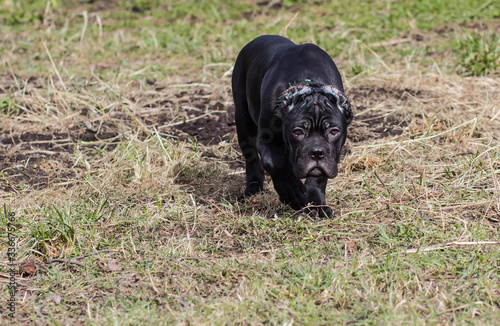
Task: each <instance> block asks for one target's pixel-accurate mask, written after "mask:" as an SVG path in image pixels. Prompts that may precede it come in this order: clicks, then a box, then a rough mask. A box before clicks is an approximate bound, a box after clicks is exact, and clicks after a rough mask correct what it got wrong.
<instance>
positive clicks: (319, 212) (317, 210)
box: [304, 205, 333, 218]
mask: <svg viewBox="0 0 500 326" xmlns="http://www.w3.org/2000/svg"><path fill="white" fill-rule="evenodd" d="M304 212H305V213H306V214H308V215H309V216H311V217H312V218H333V210H332V209H331V208H330V207H328V206H327V205H310V206H306V207H304Z"/></svg>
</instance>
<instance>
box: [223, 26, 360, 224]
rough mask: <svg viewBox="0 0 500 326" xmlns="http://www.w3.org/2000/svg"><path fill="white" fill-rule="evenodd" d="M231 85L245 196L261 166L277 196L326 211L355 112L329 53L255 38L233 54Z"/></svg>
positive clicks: (257, 182)
mask: <svg viewBox="0 0 500 326" xmlns="http://www.w3.org/2000/svg"><path fill="white" fill-rule="evenodd" d="M232 87H233V97H234V104H235V107H236V128H237V133H238V141H239V144H240V147H241V150H242V152H243V155H244V157H245V160H246V188H245V192H244V194H243V196H244V197H247V196H251V195H253V194H255V193H257V192H259V191H261V190H262V188H263V182H264V170H265V171H267V172H268V173H269V174H270V175H271V178H272V180H273V184H274V188H275V189H276V191H277V192H278V194H279V197H280V200H281V201H282V202H284V203H287V204H289V205H290V206H291V207H292V208H294V209H302V208H304V207H309V209H310V212H311V213H315V212H317V213H319V216H324V217H325V216H326V217H331V216H332V210H331V209H330V208H329V207H328V206H327V205H326V202H325V189H326V183H327V181H328V179H329V178H335V177H336V176H337V172H338V168H337V164H338V162H339V158H340V150H341V148H342V146H343V145H344V143H345V140H346V134H347V126H348V125H349V123H350V122H351V120H352V116H353V114H352V110H351V105H350V103H349V100H348V98H347V96H346V95H345V94H344V87H343V85H342V79H341V77H340V74H339V71H338V70H337V67H336V66H335V63H334V62H333V60H332V59H331V58H330V56H329V55H328V54H327V53H326V52H325V51H323V50H322V49H320V48H319V47H318V46H316V45H314V44H302V45H296V44H294V43H293V42H292V41H290V40H289V39H287V38H284V37H281V36H276V35H264V36H260V37H258V38H256V39H255V40H253V41H252V42H250V43H248V44H247V45H246V46H245V47H244V48H243V49H242V50H241V52H240V54H239V55H238V58H237V59H236V64H235V66H234V72H233V78H232ZM301 179H305V183H302V181H301Z"/></svg>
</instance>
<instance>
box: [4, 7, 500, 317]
mask: <svg viewBox="0 0 500 326" xmlns="http://www.w3.org/2000/svg"><path fill="white" fill-rule="evenodd" d="M255 8H260V6H258V7H255ZM259 10H260V9H259ZM266 10H267V11H269V10H272V3H270V4H268V6H267V7H265V9H263V11H264V13H261V15H260V16H258V18H257V23H256V24H260V23H262V24H264V23H265V24H268V25H269V26H271V25H272V23H273V22H275V23H276V20H278V23H276V24H278V25H277V27H276V29H278V30H280V31H281V30H282V29H283V27H284V26H288V25H287V24H288V23H290V20H291V17H293V15H292V13H286V14H282V15H280V16H279V19H277V18H273V14H272V13H271V14H269V13H268V12H267V11H266ZM254 14H255V13H254ZM267 15H269V16H270V17H268V16H267ZM101 16H102V17H100V18H102V19H103V21H104V23H109V22H110V20H106V18H105V15H104V14H102V15H101ZM71 17H72V18H71V20H72V21H73V20H74V21H79V19H81V20H82V22H83V23H85V22H86V23H85V24H86V26H87V28H88V29H87V31H86V32H84V30H83V26H85V24H82V25H78V26H79V28H75V29H74V30H73V29H72V27H73V23H68V24H69V30H71V31H73V33H74V34H73V35H74V37H75V38H76V39H77V40H78V42H74V43H75V44H70V45H68V44H69V43H68V44H66V45H65V46H70V47H74V48H75V49H77V50H79V52H77V53H87V54H88V53H89V52H91V49H97V51H98V52H99V51H101V52H106V51H104V48H103V43H106V42H107V41H108V39H107V37H108V38H109V39H110V40H111V41H110V42H116V43H112V44H115V45H116V47H117V48H120V47H122V46H123V48H126V46H125V45H124V44H128V41H126V40H130V39H135V37H137V36H136V35H133V34H128V33H127V32H126V31H127V30H126V29H123V30H122V31H121V32H120V30H118V31H114V32H113V33H112V35H108V36H106V33H104V36H99V35H100V34H99V24H98V23H97V22H98V19H97V18H96V17H97V16H95V15H94V16H93V15H91V14H90V13H88V14H87V16H82V17H80V18H78V17H79V16H77V15H76V14H75V15H74V16H71ZM85 17H86V18H85ZM53 18H54V19H56V13H54V17H53ZM271 18H272V19H271ZM86 19H87V20H88V21H86ZM108 19H114V18H108ZM192 19H194V18H192ZM205 19H207V18H205ZM273 19H274V20H273ZM297 19H299V22H297V24H301V23H300V17H299V18H297ZM242 21H243V20H241V22H240V23H241V24H243V23H242ZM198 23H199V22H195V25H196V24H198ZM219 23H220V22H219ZM281 23H282V24H283V26H280V25H279V24H281ZM43 24H49V25H50V22H44V23H43ZM92 24H94V25H92ZM44 26H45V28H46V29H47V30H48V29H50V26H49V27H47V26H46V25H44ZM92 26H93V27H92ZM217 26H219V25H217ZM292 27H293V24H291V25H290V26H288V33H292V31H293V29H292ZM148 28H151V30H150V31H149V32H147V31H146V32H145V33H146V34H147V35H150V36H151V42H153V41H154V37H153V36H155V35H158V39H157V42H156V43H160V44H161V42H162V40H161V39H160V38H159V34H160V33H159V31H157V30H154V29H153V27H146V29H148ZM124 31H125V32H124ZM154 31H156V34H155V32H154ZM50 33H53V34H51V35H49V37H48V39H47V43H40V44H38V43H37V44H36V45H35V46H34V47H36V48H37V49H38V51H39V55H40V56H42V57H43V59H42V60H43V62H44V64H43V65H40V64H37V66H36V67H37V70H35V71H29V70H28V69H27V68H26V70H18V69H19V67H20V66H21V63H22V62H23V61H24V60H28V59H27V58H28V57H27V56H26V55H25V54H24V53H23V52H22V51H21V49H22V45H15V44H16V43H15V42H14V40H15V34H14V33H10V34H9V33H7V34H6V35H7V36H4V38H6V39H7V40H9V42H12V44H14V45H13V47H12V48H10V49H9V50H8V51H7V50H4V54H5V53H7V52H8V53H7V54H8V55H7V56H6V58H8V59H5V60H4V61H3V62H2V66H1V67H4V68H5V70H4V71H3V72H2V73H1V75H0V89H1V90H2V91H3V92H4V94H5V96H3V97H2V98H1V99H2V100H3V99H4V98H5V101H4V102H1V103H0V104H1V105H2V106H0V112H1V113H0V117H1V118H0V139H1V141H0V155H1V157H2V159H1V160H0V198H2V204H4V205H3V206H4V208H3V209H5V211H3V212H2V226H3V227H4V228H5V225H6V219H5V217H4V215H5V212H7V211H13V212H15V213H16V214H17V215H16V216H17V224H16V228H17V231H16V232H17V233H16V234H17V237H18V242H17V250H18V252H19V257H18V261H19V262H21V261H28V264H31V266H32V267H33V268H34V269H35V270H36V271H35V272H34V273H27V272H26V271H25V273H23V274H22V275H18V276H17V278H16V279H17V281H18V289H19V293H18V296H17V312H16V314H17V317H16V319H15V320H12V319H8V317H6V316H4V315H3V314H2V317H0V318H1V319H0V322H1V323H2V324H7V323H12V322H13V321H14V322H17V323H19V324H27V323H36V324H68V325H69V324H72V325H74V324H99V325H102V324H165V325H167V324H280V325H283V324H287V325H291V324H293V323H296V324H340V323H349V324H443V325H448V324H450V325H451V324H465V323H472V324H483V325H488V324H492V323H494V322H495V321H496V320H498V317H499V315H500V312H499V311H500V292H499V291H498V288H499V286H500V282H499V277H498V275H499V270H500V269H499V268H500V267H499V265H498V262H499V259H500V256H499V252H500V251H499V250H498V248H499V242H500V233H499V232H498V230H499V228H498V223H500V144H499V136H500V106H499V105H498V100H497V99H498V98H499V97H500V80H499V78H498V75H495V74H491V75H489V76H483V77H463V76H459V75H457V74H455V73H454V72H453V71H449V70H446V69H445V68H444V66H449V65H451V64H450V62H449V61H446V60H445V61H443V62H442V63H440V62H435V63H434V64H432V65H430V64H428V63H427V62H423V59H422V60H417V59H418V58H419V57H418V53H417V54H415V53H414V54H412V55H408V56H404V57H402V58H400V59H399V60H395V61H394V57H397V55H396V54H395V51H390V50H387V53H383V52H382V53H381V54H378V53H377V52H375V50H373V49H372V48H369V47H368V46H362V43H360V42H358V41H356V40H353V41H352V44H351V47H350V48H349V51H348V52H349V53H350V55H349V56H347V58H346V59H345V60H342V61H341V64H340V65H341V66H342V67H343V68H344V70H343V72H344V73H345V76H344V77H345V78H344V80H345V84H346V89H347V93H348V94H349V95H350V96H351V98H352V100H353V103H354V104H355V106H356V117H355V120H354V121H353V124H352V126H351V129H350V136H349V139H348V142H347V144H346V154H345V156H344V158H343V161H342V164H341V171H340V173H339V176H338V177H337V178H336V179H334V180H331V181H330V183H329V186H328V193H327V202H328V203H329V204H330V205H331V206H332V208H333V210H334V212H335V218H334V219H332V220H311V219H310V218H309V217H308V216H304V215H301V214H299V213H297V212H295V211H293V210H291V209H289V208H288V207H286V206H283V205H281V204H280V203H279V201H278V197H277V194H276V193H275V192H274V191H273V190H272V185H271V183H270V181H269V180H267V182H266V189H267V190H266V191H264V192H263V193H262V194H260V195H257V196H254V197H252V198H251V199H250V200H248V201H247V203H245V204H244V205H241V204H238V203H237V202H236V200H235V198H236V197H237V196H238V195H239V194H240V192H241V190H242V188H243V185H244V173H243V161H242V159H241V155H240V152H239V149H238V148H237V145H236V137H235V129H234V125H233V124H232V120H233V116H232V112H233V110H234V109H233V107H232V99H231V92H230V86H229V85H230V74H231V64H232V62H233V61H232V60H233V59H234V55H235V53H236V51H237V49H236V47H235V46H234V45H227V44H226V43H230V42H228V40H229V36H228V35H230V33H229V32H228V31H227V30H224V31H223V32H221V34H224V33H225V34H224V35H222V36H221V37H222V39H223V41H222V43H224V44H226V45H227V46H228V48H230V49H229V50H228V53H229V54H221V53H222V52H224V51H222V50H221V48H218V47H217V46H216V45H217V44H219V43H215V45H214V44H213V43H209V44H207V45H206V48H205V49H204V50H203V51H202V52H203V55H204V56H205V57H208V56H209V55H210V54H213V53H214V51H219V52H221V53H219V54H213V55H214V56H216V57H217V58H219V59H221V58H224V56H225V55H226V56H227V57H228V59H227V61H226V62H212V61H217V60H212V61H211V60H208V59H206V61H203V62H204V63H203V64H200V63H199V62H196V61H193V62H191V64H192V65H193V66H194V67H199V70H198V71H196V69H194V68H193V66H191V67H187V68H186V70H182V71H180V72H176V73H174V74H172V73H171V70H169V69H170V68H168V69H167V70H166V72H165V71H160V68H159V67H160V64H158V62H160V61H161V59H162V58H163V59H171V58H174V59H179V61H175V62H172V63H170V65H172V66H175V65H176V62H179V65H180V66H182V65H183V64H184V63H185V62H184V61H183V60H186V61H187V62H189V59H187V58H185V57H184V56H182V55H178V56H176V55H174V54H172V55H171V56H166V55H165V57H161V56H158V57H154V56H155V55H158V54H157V53H152V54H147V55H145V56H144V57H140V56H139V58H137V57H135V56H134V55H136V54H137V53H136V52H134V51H131V53H129V54H128V55H129V56H130V58H131V59H130V60H131V61H133V62H132V63H131V64H129V65H124V67H119V66H117V65H116V64H113V62H112V60H110V61H104V62H105V63H106V62H107V63H106V64H109V66H105V63H103V66H101V67H99V69H98V70H99V71H96V70H95V69H94V68H95V67H91V66H92V65H89V67H90V68H88V67H87V65H86V62H87V60H89V58H88V57H86V56H85V55H81V54H80V56H76V57H75V56H73V55H68V57H64V54H63V53H62V52H61V50H60V49H59V48H64V46H63V45H61V43H60V42H57V41H55V40H54V39H52V38H55V37H54V35H55V34H57V33H59V32H57V31H54V30H53V29H52V30H51V32H50ZM120 33H121V34H122V35H121V36H120ZM200 33H201V32H200ZM68 34H70V33H69V32H68ZM131 35H132V36H131ZM141 35H142V34H141ZM92 37H93V38H92ZM210 37H211V38H210V39H211V40H212V39H213V41H214V42H217V41H216V39H217V38H216V37H215V36H213V35H212V36H210ZM309 37H312V36H307V37H304V39H307V40H308V38H309ZM129 38H130V39H129ZM320 39H321V38H320ZM120 40H121V41H123V40H125V41H124V44H120V42H121V41H120ZM198 41H199V40H198ZM382 41H384V40H377V42H382ZM144 42H146V41H144ZM374 42H375V41H374ZM384 42H386V41H384ZM195 43H196V42H195ZM406 43H407V42H404V43H403V42H400V43H396V46H409V47H411V44H406ZM154 44H155V42H153V43H152V46H154ZM363 44H364V43H363ZM141 46H146V45H143V44H141ZM371 46H372V47H374V48H375V46H377V44H375V45H373V44H371ZM390 46H393V45H392V43H391V44H390ZM368 49H369V50H368ZM80 51H81V52H80ZM87 51H88V52H87ZM137 51H138V52H140V51H141V50H137ZM417 52H418V51H417ZM117 55H118V56H119V57H120V58H123V57H126V55H123V54H117ZM413 55H415V59H413V58H414V57H413ZM61 56H62V57H63V59H66V60H70V59H71V60H72V61H71V62H72V63H80V66H78V67H75V68H68V67H67V66H65V64H61V63H60V62H61V61H60V60H61V59H55V57H59V58H61ZM174 59H171V60H173V61H174ZM204 60H205V59H204ZM143 61H147V65H142V63H143ZM110 62H111V63H110ZM356 64H357V65H360V66H361V67H366V69H365V70H364V71H363V72H362V73H360V74H350V73H346V72H345V71H347V70H348V68H349V67H354V65H356ZM39 66H44V68H41V67H39ZM188 66H189V65H188ZM43 69H46V71H43ZM68 69H69V70H68ZM71 69H74V70H71ZM443 71H444V72H443ZM195 135H196V136H195ZM196 139H198V140H196ZM3 246H4V244H3V243H2V249H1V251H2V252H4V247H3ZM31 260H33V261H32V262H31ZM4 262H5V263H6V260H5V258H3V260H2V263H4ZM0 277H1V278H0V282H1V283H3V284H6V283H7V278H6V272H5V270H2V271H1V272H0ZM3 303H4V301H2V304H3ZM0 309H4V307H3V306H2V307H1V308H0ZM2 311H3V310H2Z"/></svg>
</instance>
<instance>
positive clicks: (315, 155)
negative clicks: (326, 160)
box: [309, 146, 325, 161]
mask: <svg viewBox="0 0 500 326" xmlns="http://www.w3.org/2000/svg"><path fill="white" fill-rule="evenodd" d="M309 156H311V158H312V159H313V160H315V161H319V160H321V159H322V158H323V157H324V156H325V149H324V148H323V147H319V146H317V147H313V148H311V149H310V150H309Z"/></svg>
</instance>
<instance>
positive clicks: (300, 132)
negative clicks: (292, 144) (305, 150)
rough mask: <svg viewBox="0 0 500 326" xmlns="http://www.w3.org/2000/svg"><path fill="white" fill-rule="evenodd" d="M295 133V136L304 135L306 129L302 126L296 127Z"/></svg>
mask: <svg viewBox="0 0 500 326" xmlns="http://www.w3.org/2000/svg"><path fill="white" fill-rule="evenodd" d="M293 133H294V135H295V136H303V135H304V130H302V129H301V128H294V129H293Z"/></svg>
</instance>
